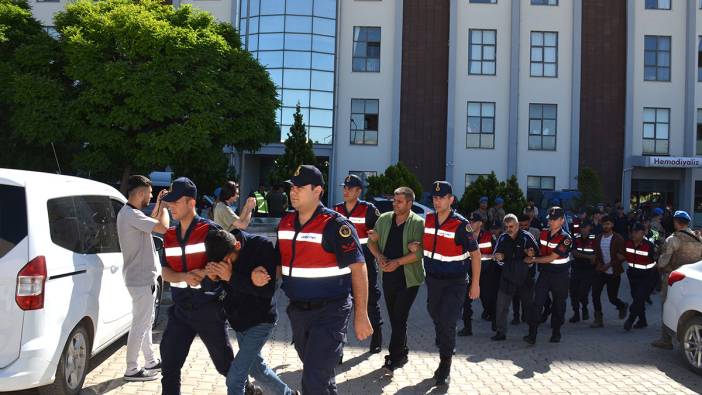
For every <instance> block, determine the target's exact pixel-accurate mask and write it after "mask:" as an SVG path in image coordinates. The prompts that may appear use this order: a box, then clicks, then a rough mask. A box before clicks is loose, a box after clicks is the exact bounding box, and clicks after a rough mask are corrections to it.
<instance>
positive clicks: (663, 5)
mask: <svg viewBox="0 0 702 395" xmlns="http://www.w3.org/2000/svg"><path fill="white" fill-rule="evenodd" d="M646 9H647V10H669V9H670V0H646Z"/></svg>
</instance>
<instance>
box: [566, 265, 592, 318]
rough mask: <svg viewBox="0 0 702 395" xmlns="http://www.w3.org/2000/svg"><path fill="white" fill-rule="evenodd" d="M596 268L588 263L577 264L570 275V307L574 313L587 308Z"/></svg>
mask: <svg viewBox="0 0 702 395" xmlns="http://www.w3.org/2000/svg"><path fill="white" fill-rule="evenodd" d="M594 276H595V267H594V266H593V265H591V264H589V263H586V262H575V263H574V264H573V266H572V268H571V273H570V305H571V306H572V307H573V311H576V312H579V311H580V308H581V307H582V308H587V305H588V299H589V296H590V289H591V288H592V278H593V277H594Z"/></svg>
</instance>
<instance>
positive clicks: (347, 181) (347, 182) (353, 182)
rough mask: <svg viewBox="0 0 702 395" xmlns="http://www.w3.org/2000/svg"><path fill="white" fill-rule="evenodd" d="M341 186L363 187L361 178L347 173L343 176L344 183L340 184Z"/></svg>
mask: <svg viewBox="0 0 702 395" xmlns="http://www.w3.org/2000/svg"><path fill="white" fill-rule="evenodd" d="M341 186H342V187H347V188H363V182H362V181H361V178H360V177H359V176H357V175H355V174H349V175H348V176H346V178H344V183H343V184H341Z"/></svg>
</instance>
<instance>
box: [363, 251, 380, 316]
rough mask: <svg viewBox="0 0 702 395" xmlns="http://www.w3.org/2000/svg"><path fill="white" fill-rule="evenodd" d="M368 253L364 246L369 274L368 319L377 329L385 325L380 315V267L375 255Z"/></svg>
mask: <svg viewBox="0 0 702 395" xmlns="http://www.w3.org/2000/svg"><path fill="white" fill-rule="evenodd" d="M367 251H368V248H367V247H365V246H364V247H363V252H364V256H365V258H366V271H367V272H368V319H369V320H370V322H371V325H372V326H373V328H374V329H376V328H379V327H380V326H381V325H383V318H382V315H381V314H380V285H379V284H378V265H377V264H376V262H375V258H374V257H373V254H371V253H370V252H367ZM366 252H367V253H366ZM378 330H379V329H378Z"/></svg>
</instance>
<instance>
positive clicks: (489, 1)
mask: <svg viewBox="0 0 702 395" xmlns="http://www.w3.org/2000/svg"><path fill="white" fill-rule="evenodd" d="M470 2H471V3H478V4H497V0H470Z"/></svg>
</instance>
